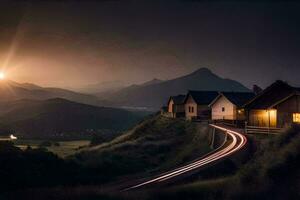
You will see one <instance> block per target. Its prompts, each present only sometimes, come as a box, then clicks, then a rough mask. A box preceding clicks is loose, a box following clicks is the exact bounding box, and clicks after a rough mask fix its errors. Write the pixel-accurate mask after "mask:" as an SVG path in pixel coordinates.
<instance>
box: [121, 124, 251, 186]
mask: <svg viewBox="0 0 300 200" xmlns="http://www.w3.org/2000/svg"><path fill="white" fill-rule="evenodd" d="M210 126H212V127H214V128H216V129H219V130H222V131H224V132H225V133H227V135H228V137H231V139H232V140H231V141H232V142H231V143H229V144H228V145H227V146H226V147H224V148H219V149H218V150H217V151H215V152H213V153H211V154H208V155H207V156H205V157H202V158H200V159H198V160H196V161H194V162H192V163H190V164H187V165H185V166H182V167H180V168H177V169H174V170H172V171H169V172H166V173H164V174H161V175H159V176H157V177H156V178H153V179H150V180H148V181H145V182H142V183H140V184H137V185H134V186H131V187H128V188H126V189H124V190H123V191H128V190H133V189H137V188H141V187H144V186H147V185H150V184H155V183H161V182H164V181H167V180H170V179H173V178H176V177H179V176H181V175H183V174H186V173H188V172H191V171H193V170H196V169H199V168H201V167H204V166H206V165H208V164H211V163H213V162H216V161H218V160H221V159H224V158H226V157H228V156H230V155H231V154H233V153H235V152H237V151H239V150H240V149H241V148H243V147H244V146H245V145H246V143H247V138H246V137H245V136H244V135H243V134H241V133H239V132H238V131H236V130H233V129H231V128H228V127H222V126H219V125H214V124H210Z"/></svg>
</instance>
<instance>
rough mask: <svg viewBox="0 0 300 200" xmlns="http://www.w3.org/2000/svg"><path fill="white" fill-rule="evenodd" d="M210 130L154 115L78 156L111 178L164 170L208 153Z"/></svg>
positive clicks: (78, 159) (81, 161)
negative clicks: (126, 131)
mask: <svg viewBox="0 0 300 200" xmlns="http://www.w3.org/2000/svg"><path fill="white" fill-rule="evenodd" d="M197 126H200V127H197ZM207 131H208V128H207V126H202V125H196V124H195V123H191V122H186V121H184V120H178V119H169V118H165V117H162V116H155V117H154V118H150V119H148V120H146V121H144V122H142V123H140V124H139V125H137V126H136V127H134V128H133V129H132V130H130V131H129V132H128V133H126V134H124V135H122V136H120V137H118V138H116V139H114V140H112V141H110V142H108V143H103V144H101V145H98V146H95V147H92V148H89V149H85V150H84V151H82V152H81V153H79V154H77V155H76V156H75V159H76V160H77V161H78V162H79V163H83V164H84V165H86V166H94V167H95V166H98V167H100V168H101V169H103V171H105V174H106V175H107V176H109V177H110V178H111V177H117V176H121V175H128V174H131V175H132V174H137V173H140V172H143V173H145V172H152V171H158V170H163V169H164V170H165V169H169V168H173V167H174V166H176V165H179V164H182V163H184V162H187V161H189V160H192V159H194V158H196V157H199V156H200V155H203V154H205V153H207V152H209V151H210V150H211V149H210V147H209V142H208V134H207Z"/></svg>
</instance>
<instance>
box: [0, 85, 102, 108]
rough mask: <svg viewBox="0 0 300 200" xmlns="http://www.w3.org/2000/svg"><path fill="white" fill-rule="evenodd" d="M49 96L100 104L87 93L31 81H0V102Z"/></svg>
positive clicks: (40, 98)
mask: <svg viewBox="0 0 300 200" xmlns="http://www.w3.org/2000/svg"><path fill="white" fill-rule="evenodd" d="M51 98H64V99H68V100H70V101H74V102H79V103H85V104H91V105H102V103H101V102H100V101H99V99H98V98H97V97H95V96H93V95H89V94H83V93H78V92H73V91H70V90H66V89H61V88H50V87H41V86H38V85H35V84H31V83H17V82H14V81H10V80H2V81H0V101H1V102H7V101H15V100H20V99H33V100H46V99H51Z"/></svg>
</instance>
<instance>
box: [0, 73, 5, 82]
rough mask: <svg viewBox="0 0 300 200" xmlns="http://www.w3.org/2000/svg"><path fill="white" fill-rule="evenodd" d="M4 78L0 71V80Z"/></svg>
mask: <svg viewBox="0 0 300 200" xmlns="http://www.w3.org/2000/svg"><path fill="white" fill-rule="evenodd" d="M3 79H5V74H4V73H3V72H0V80H3Z"/></svg>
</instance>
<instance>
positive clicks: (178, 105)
mask: <svg viewBox="0 0 300 200" xmlns="http://www.w3.org/2000/svg"><path fill="white" fill-rule="evenodd" d="M184 99H185V95H177V96H171V97H170V98H169V101H168V107H167V109H168V114H169V116H170V117H172V118H178V117H184V116H185V110H184V103H183V102H184Z"/></svg>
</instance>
